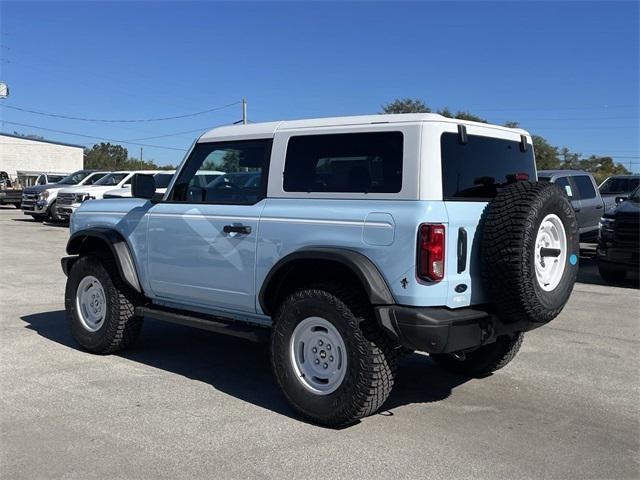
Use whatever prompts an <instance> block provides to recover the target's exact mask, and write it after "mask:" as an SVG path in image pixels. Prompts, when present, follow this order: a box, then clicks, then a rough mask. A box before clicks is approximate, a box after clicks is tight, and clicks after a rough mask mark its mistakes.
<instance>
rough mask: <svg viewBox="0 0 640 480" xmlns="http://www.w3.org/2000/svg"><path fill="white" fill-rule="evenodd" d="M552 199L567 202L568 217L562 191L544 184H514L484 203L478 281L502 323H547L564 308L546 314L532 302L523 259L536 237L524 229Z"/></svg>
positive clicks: (529, 267)
mask: <svg viewBox="0 0 640 480" xmlns="http://www.w3.org/2000/svg"><path fill="white" fill-rule="evenodd" d="M555 195H559V196H561V197H563V198H564V199H565V200H566V202H567V205H568V208H569V209H570V211H571V214H572V215H573V210H572V209H571V204H570V203H569V201H568V200H567V199H566V197H564V193H563V192H562V190H561V188H560V187H558V186H557V185H555V184H553V183H549V182H516V183H514V184H512V185H509V186H508V187H507V188H505V189H504V190H503V191H502V192H500V193H499V194H498V195H497V196H496V198H495V199H494V200H493V201H492V202H491V203H490V204H489V207H488V211H487V215H486V219H485V222H484V227H483V232H482V239H481V246H480V248H481V258H482V260H483V261H482V269H481V270H482V278H483V282H484V285H485V288H486V290H487V293H488V296H489V300H490V302H491V303H492V304H493V305H495V306H496V307H497V309H498V310H499V313H500V316H501V317H502V319H503V321H505V322H511V321H512V322H515V321H518V320H524V321H528V322H534V323H535V322H539V323H546V322H548V321H550V320H552V319H553V318H555V317H556V316H557V315H558V314H559V313H560V312H561V311H562V309H563V307H564V304H562V305H560V306H559V307H558V308H555V309H548V308H545V307H544V306H542V305H541V303H540V302H537V301H534V299H536V294H535V291H534V284H533V282H535V271H534V270H533V268H534V266H533V264H532V262H528V261H526V257H525V255H527V254H528V252H527V250H526V246H527V245H533V244H534V242H535V235H536V233H537V232H536V230H535V228H527V227H528V226H531V225H533V224H535V222H536V217H537V216H538V215H537V214H538V210H539V209H540V208H541V206H542V204H543V202H544V201H545V200H547V199H548V198H549V197H550V196H555ZM566 234H567V235H571V234H572V232H570V231H567V232H566ZM574 234H575V232H574ZM532 236H533V238H532Z"/></svg>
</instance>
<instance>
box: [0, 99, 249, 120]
mask: <svg viewBox="0 0 640 480" xmlns="http://www.w3.org/2000/svg"><path fill="white" fill-rule="evenodd" d="M240 103H242V101H241V100H238V101H236V102H233V103H228V104H226V105H221V106H218V107H213V108H209V109H207V110H202V111H200V112H194V113H187V114H185V115H173V116H170V117H159V118H139V119H128V120H123V119H105V118H85V117H73V116H70V115H62V114H59V113H49V112H39V111H37V110H30V109H27V108H23V107H18V106H16V105H5V104H0V106H2V107H4V108H10V109H12V110H19V111H21V112H26V113H33V114H35V115H42V116H45V117H54V118H64V119H66V120H80V121H83V122H102V123H140V122H160V121H164V120H176V119H178V118H188V117H195V116H198V115H204V114H205V113H210V112H215V111H216V110H222V109H224V108H228V107H232V106H233V105H238V104H240Z"/></svg>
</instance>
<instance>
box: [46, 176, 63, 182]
mask: <svg viewBox="0 0 640 480" xmlns="http://www.w3.org/2000/svg"><path fill="white" fill-rule="evenodd" d="M63 178H65V177H64V175H49V176H48V177H47V183H58V182H59V181H60V180H62V179H63Z"/></svg>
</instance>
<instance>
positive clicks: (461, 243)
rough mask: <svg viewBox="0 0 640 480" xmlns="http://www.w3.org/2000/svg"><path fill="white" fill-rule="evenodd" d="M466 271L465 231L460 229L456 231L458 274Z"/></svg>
mask: <svg viewBox="0 0 640 480" xmlns="http://www.w3.org/2000/svg"><path fill="white" fill-rule="evenodd" d="M466 269H467V231H466V230H465V229H464V228H462V227H460V228H459V229H458V273H462V272H464V271H465V270H466Z"/></svg>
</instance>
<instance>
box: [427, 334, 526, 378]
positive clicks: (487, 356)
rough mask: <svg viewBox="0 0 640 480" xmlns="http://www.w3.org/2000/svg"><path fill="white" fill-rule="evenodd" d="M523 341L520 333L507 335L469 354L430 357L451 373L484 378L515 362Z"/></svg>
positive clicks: (442, 354) (445, 354)
mask: <svg viewBox="0 0 640 480" xmlns="http://www.w3.org/2000/svg"><path fill="white" fill-rule="evenodd" d="M523 339H524V333H522V332H520V333H517V334H515V335H514V336H512V337H510V336H507V335H505V336H502V337H498V338H497V339H496V341H495V342H494V343H490V344H489V345H483V346H481V347H479V348H477V349H476V350H473V351H471V352H468V353H463V354H456V355H454V354H451V353H438V354H435V353H434V354H432V355H429V356H430V357H431V359H432V360H433V361H434V362H435V363H436V364H438V365H439V366H440V367H442V368H443V369H445V370H447V371H449V372H453V373H459V374H462V375H467V376H469V377H476V378H482V377H486V376H488V375H491V374H492V373H493V372H495V371H496V370H500V369H501V368H503V367H505V366H506V365H507V364H508V363H509V362H510V361H511V360H513V359H514V358H515V356H516V354H517V353H518V350H520V346H521V345H522V340H523Z"/></svg>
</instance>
